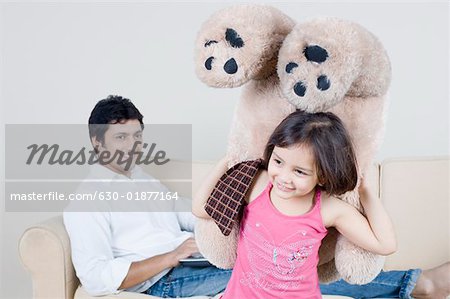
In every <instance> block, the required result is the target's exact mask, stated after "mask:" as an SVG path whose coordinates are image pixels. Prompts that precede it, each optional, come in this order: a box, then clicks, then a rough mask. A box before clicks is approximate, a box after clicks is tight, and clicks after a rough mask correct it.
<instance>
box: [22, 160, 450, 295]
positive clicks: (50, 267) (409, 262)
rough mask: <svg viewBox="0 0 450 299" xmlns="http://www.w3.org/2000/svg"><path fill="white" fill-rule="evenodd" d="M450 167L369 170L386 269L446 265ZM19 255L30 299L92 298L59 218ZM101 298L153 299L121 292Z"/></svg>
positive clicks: (395, 163)
mask: <svg viewBox="0 0 450 299" xmlns="http://www.w3.org/2000/svg"><path fill="white" fill-rule="evenodd" d="M177 163H185V162H179V161H178V162H175V163H172V166H174V167H175V168H176V167H177ZM213 165H214V163H213V162H195V163H193V164H192V190H193V191H195V190H196V189H197V187H198V185H199V184H200V182H201V180H202V178H204V177H205V176H206V175H207V173H208V171H209V170H210V169H211V167H212V166H213ZM449 166H450V164H449V157H433V158H413V159H391V160H385V161H383V162H380V163H378V164H376V165H374V167H373V171H374V172H375V175H374V176H373V177H374V180H375V181H374V182H373V184H372V185H373V186H374V187H373V188H376V192H377V194H378V195H379V197H380V198H381V200H382V201H383V202H384V204H385V206H386V208H387V210H388V212H389V214H390V216H391V217H392V219H393V222H394V226H395V229H396V233H397V238H398V251H397V252H396V253H394V254H393V255H391V256H389V257H387V259H386V264H385V269H386V270H392V269H408V268H423V269H425V268H429V267H434V266H436V265H438V264H441V263H443V262H445V261H448V260H450V256H449V255H450V250H449V249H450V239H449V236H450V227H449V212H450V211H449V199H450V195H449V192H450V187H449V184H450V183H449V169H450V167H449ZM150 171H151V173H152V175H154V176H155V177H157V178H161V177H162V178H164V177H167V176H168V175H170V174H169V173H170V171H173V170H170V169H166V168H160V169H158V168H153V169H151V170H150ZM162 181H163V182H164V180H163V179H162ZM164 183H165V182H164ZM165 184H166V185H167V186H168V187H169V189H170V188H172V187H173V188H177V187H178V188H179V186H176V185H175V183H174V182H171V181H168V182H167V183H165ZM172 185H173V186H172ZM190 187H191V186H189V188H187V189H186V190H181V191H180V193H181V195H190V192H191V188H190ZM19 254H20V258H21V261H22V263H23V266H24V267H25V268H26V269H27V270H28V271H29V272H30V274H31V277H32V284H33V298H35V299H44V298H45V299H48V298H57V299H74V298H75V299H88V298H91V299H92V298H94V297H91V296H89V295H88V294H87V293H86V292H85V291H84V290H83V288H82V287H81V286H80V283H79V280H78V279H77V277H76V275H75V271H74V268H73V265H72V262H71V254H70V240H69V238H68V235H67V233H66V231H65V228H64V225H63V222H62V216H57V217H55V218H51V219H48V220H46V221H44V222H41V223H38V224H36V225H33V226H32V227H29V228H28V229H27V230H26V231H25V232H24V233H23V235H22V237H21V239H20V241H19ZM102 298H105V299H110V298H129V299H138V298H139V299H144V298H147V299H149V298H155V297H152V296H148V295H142V294H136V293H129V292H120V293H119V294H114V295H109V296H104V297H102ZM192 298H194V297H192ZM195 298H197V299H200V298H207V297H204V296H202V297H195ZM323 298H325V299H331V298H347V297H340V296H324V297H323Z"/></svg>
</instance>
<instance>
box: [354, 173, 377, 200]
mask: <svg viewBox="0 0 450 299" xmlns="http://www.w3.org/2000/svg"><path fill="white" fill-rule="evenodd" d="M378 186H379V183H378V177H376V175H375V171H373V170H372V169H370V170H369V171H368V172H367V173H365V174H364V177H363V178H362V179H361V185H360V186H359V189H358V193H359V197H360V201H361V203H362V204H363V206H364V203H366V202H368V201H373V200H379V198H378Z"/></svg>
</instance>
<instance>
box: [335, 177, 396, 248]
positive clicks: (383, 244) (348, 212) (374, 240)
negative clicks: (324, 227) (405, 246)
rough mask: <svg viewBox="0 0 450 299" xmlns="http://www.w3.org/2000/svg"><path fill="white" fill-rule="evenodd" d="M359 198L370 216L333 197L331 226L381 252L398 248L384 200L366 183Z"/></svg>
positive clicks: (352, 240) (349, 237) (357, 242)
mask: <svg viewBox="0 0 450 299" xmlns="http://www.w3.org/2000/svg"><path fill="white" fill-rule="evenodd" d="M359 194H360V201H361V204H362V205H363V207H364V210H365V212H366V215H367V219H366V218H365V217H364V216H363V215H362V214H361V213H359V212H358V210H356V209H355V208H354V207H352V206H350V205H349V204H347V203H345V202H343V201H341V200H338V199H332V198H330V201H329V208H330V209H331V211H334V212H332V214H333V217H332V218H331V219H332V220H331V223H330V224H331V225H330V226H334V227H336V229H337V230H338V231H339V232H340V233H341V234H342V235H344V236H345V237H346V238H348V239H349V240H350V241H351V242H353V243H354V244H356V245H357V246H359V247H362V248H364V249H366V250H368V251H371V252H373V253H376V254H380V255H389V254H392V253H394V252H395V251H396V250H397V241H396V237H395V232H394V228H393V225H392V222H391V219H390V218H389V216H388V214H387V212H386V210H385V209H384V207H383V205H382V203H381V200H380V199H379V198H378V197H377V196H375V195H374V194H373V193H372V192H371V191H370V190H369V188H367V186H365V185H364V182H363V185H362V186H361V187H360V188H359Z"/></svg>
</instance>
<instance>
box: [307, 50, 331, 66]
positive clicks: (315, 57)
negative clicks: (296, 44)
mask: <svg viewBox="0 0 450 299" xmlns="http://www.w3.org/2000/svg"><path fill="white" fill-rule="evenodd" d="M303 53H304V54H305V57H306V59H308V61H313V62H317V63H322V62H324V61H325V60H327V58H328V52H327V50H325V49H324V48H322V47H320V46H308V47H306V48H305V49H304V50H303Z"/></svg>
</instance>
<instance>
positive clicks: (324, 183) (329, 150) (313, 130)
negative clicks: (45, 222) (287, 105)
mask: <svg viewBox="0 0 450 299" xmlns="http://www.w3.org/2000/svg"><path fill="white" fill-rule="evenodd" d="M299 145H306V146H309V147H310V149H311V151H312V153H313V155H314V158H315V164H316V165H315V166H316V170H317V177H318V179H319V183H320V184H321V188H322V189H323V190H324V191H326V192H327V193H329V194H331V195H341V194H343V193H345V192H347V191H350V190H353V189H354V188H355V187H356V183H357V181H358V170H357V163H356V156H355V152H354V150H353V146H352V142H351V139H350V136H349V134H348V132H347V130H346V129H345V127H344V124H343V123H342V122H341V120H340V119H339V118H338V117H337V116H336V115H334V114H333V113H330V112H319V113H306V112H303V111H300V110H297V111H296V112H293V113H292V114H290V115H289V116H288V117H286V118H285V119H284V120H283V121H282V122H281V123H280V124H279V125H278V127H277V128H276V129H275V131H274V132H273V133H272V135H271V136H270V138H269V141H268V142H267V145H266V148H265V151H264V160H265V165H266V167H267V166H268V165H269V159H270V157H271V155H272V152H273V149H274V148H275V146H277V147H282V148H288V147H291V146H299Z"/></svg>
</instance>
